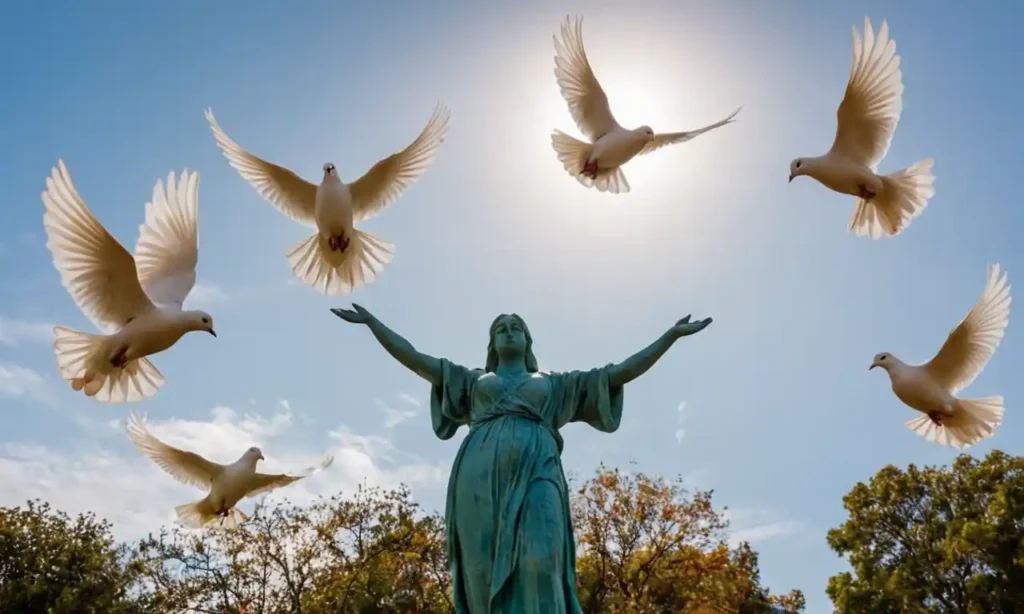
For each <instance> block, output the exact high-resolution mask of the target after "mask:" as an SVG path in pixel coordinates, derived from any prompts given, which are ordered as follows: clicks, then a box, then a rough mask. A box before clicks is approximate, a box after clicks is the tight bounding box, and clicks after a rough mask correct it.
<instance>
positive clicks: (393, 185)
mask: <svg viewBox="0 0 1024 614" xmlns="http://www.w3.org/2000/svg"><path fill="white" fill-rule="evenodd" d="M449 115H450V114H449V112H448V109H447V108H445V107H444V106H443V105H438V107H437V108H436V109H435V110H434V114H433V115H432V116H431V117H430V120H429V121H428V122H427V126H426V127H425V128H424V129H423V132H421V133H420V135H419V136H418V137H416V140H415V141H413V142H412V143H411V144H410V145H409V146H408V147H406V148H405V149H403V150H402V151H400V152H398V153H396V154H393V155H390V156H388V157H387V158H384V159H383V160H380V161H378V162H377V163H376V164H374V165H373V166H372V167H370V170H369V171H367V172H366V174H365V175H363V176H362V177H360V178H359V179H356V180H355V181H353V182H352V183H345V182H343V181H342V180H341V178H340V177H338V170H337V168H336V167H335V166H334V164H332V163H330V162H328V163H326V164H324V174H323V179H322V180H321V181H320V185H315V184H312V183H309V182H308V181H305V180H304V179H302V178H301V177H299V176H298V175H296V174H295V173H293V172H292V171H290V170H289V169H287V168H284V167H282V166H278V165H276V164H272V163H270V162H267V161H266V160H263V159H261V158H257V157H256V156H254V155H252V154H251V153H249V152H247V151H246V150H245V149H242V147H241V146H240V145H238V144H237V143H235V142H234V141H232V140H231V139H230V138H229V137H228V135H227V134H225V133H224V131H223V130H221V127H220V125H218V124H217V120H216V119H215V118H214V116H213V111H212V110H210V109H207V110H206V119H207V121H208V122H209V123H210V128H211V129H212V130H213V135H214V137H215V138H216V140H217V146H218V147H220V149H221V151H222V152H223V153H224V156H225V157H226V158H227V160H228V162H229V163H230V164H231V166H233V167H234V168H235V170H237V171H238V173H239V174H240V175H241V176H242V177H243V178H244V179H245V180H246V181H248V182H249V183H251V184H252V185H253V187H255V188H256V190H257V191H258V192H259V193H260V196H262V197H263V198H265V199H266V200H268V201H270V202H271V203H272V204H273V205H274V206H275V207H277V209H278V210H279V211H280V212H281V213H283V214H285V215H287V216H288V217H290V218H291V219H293V220H295V221H296V222H299V223H302V224H305V225H307V226H314V227H316V229H317V231H316V232H315V233H313V234H312V235H311V236H310V237H309V238H307V239H303V240H302V241H300V242H298V243H296V244H295V245H293V246H292V247H291V248H290V249H289V250H288V253H287V256H286V257H287V260H288V264H290V265H291V267H292V272H293V273H294V274H295V276H296V277H298V278H299V280H300V281H302V283H304V284H306V285H310V286H313V287H315V288H317V289H319V290H320V291H321V292H323V293H324V294H327V295H329V296H332V295H337V294H344V293H348V292H351V291H352V290H355V289H356V288H358V287H360V286H362V285H363V284H365V283H369V282H370V281H372V280H373V278H375V277H376V276H377V274H378V273H379V272H380V271H381V269H382V268H383V267H384V265H386V264H387V263H388V262H390V261H391V258H392V255H393V253H394V245H393V244H391V243H388V242H386V241H383V240H381V239H380V238H378V237H376V236H374V235H372V234H370V233H368V232H364V231H362V230H359V229H357V228H355V226H354V223H355V222H358V221H363V220H366V219H368V218H369V217H371V216H372V215H374V214H376V213H377V212H379V211H380V210H381V209H383V208H384V207H385V206H387V205H388V204H389V203H391V202H392V201H394V200H396V199H397V198H398V197H399V196H400V195H401V194H402V192H403V191H404V190H405V189H406V188H407V187H409V185H410V184H412V183H413V181H415V180H416V179H417V178H418V177H419V176H420V175H422V174H423V172H424V171H426V169H427V168H428V167H429V166H430V165H431V163H432V162H433V160H434V156H435V155H436V154H437V152H438V150H439V149H440V147H441V143H442V142H443V141H444V136H445V133H446V132H447V130H448V118H449Z"/></svg>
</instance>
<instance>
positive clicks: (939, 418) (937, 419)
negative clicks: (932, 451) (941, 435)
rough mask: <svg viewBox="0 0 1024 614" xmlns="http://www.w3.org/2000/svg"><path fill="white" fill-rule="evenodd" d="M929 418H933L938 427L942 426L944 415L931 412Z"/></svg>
mask: <svg viewBox="0 0 1024 614" xmlns="http://www.w3.org/2000/svg"><path fill="white" fill-rule="evenodd" d="M928 417H929V418H931V420H932V422H934V423H935V424H936V425H937V426H942V414H940V413H939V412H937V411H930V412H928Z"/></svg>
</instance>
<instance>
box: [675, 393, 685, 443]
mask: <svg viewBox="0 0 1024 614" xmlns="http://www.w3.org/2000/svg"><path fill="white" fill-rule="evenodd" d="M685 422H686V401H680V402H679V406H678V407H676V424H677V425H678V426H677V427H676V443H677V444H679V445H682V444H683V438H684V437H686V429H684V428H683V424H684V423H685Z"/></svg>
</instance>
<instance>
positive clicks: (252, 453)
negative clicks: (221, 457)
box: [127, 413, 334, 529]
mask: <svg viewBox="0 0 1024 614" xmlns="http://www.w3.org/2000/svg"><path fill="white" fill-rule="evenodd" d="M127 428H128V436H129V437H131V440H132V443H133V444H135V447H136V448H138V449H139V451H141V452H142V453H143V454H145V455H146V456H148V457H149V458H150V459H151V460H152V461H153V462H154V463H156V464H157V465H159V466H160V468H161V469H163V470H164V471H166V472H167V473H169V474H170V475H171V477H173V478H174V479H176V480H178V481H179V482H181V483H182V484H186V485H191V486H197V487H199V488H204V489H209V494H207V495H206V497H205V498H204V499H201V500H200V501H196V502H195V503H188V504H186V505H179V506H177V507H176V508H174V511H175V512H176V513H177V514H178V520H180V521H181V523H182V524H183V525H185V526H186V527H189V528H193V529H198V528H201V527H204V526H206V525H208V524H210V523H212V522H215V521H216V520H217V518H220V519H221V520H220V526H221V527H223V528H226V529H230V528H234V527H237V526H238V525H240V524H241V523H243V522H245V521H246V520H248V519H249V517H248V516H247V515H246V514H245V512H243V511H242V510H240V509H238V508H237V507H235V505H237V504H238V502H239V501H241V500H242V498H244V497H256V496H259V495H261V494H264V493H267V492H270V491H271V490H274V489H276V488H280V487H282V486H287V485H288V484H291V483H292V482H295V481H297V480H301V479H303V478H308V477H309V476H311V475H313V474H314V473H316V472H317V471H320V470H321V469H326V468H327V467H329V466H330V465H331V463H332V462H334V457H333V456H327V457H324V459H323V460H322V461H321V462H320V464H318V465H316V466H315V467H309V468H308V469H305V470H303V471H302V472H300V473H297V474H295V475H287V474H283V473H281V474H267V473H258V472H257V471H256V463H258V462H259V461H261V460H263V452H262V451H261V450H260V449H259V448H257V447H252V448H249V449H248V450H246V451H245V453H243V454H242V457H241V458H239V459H238V460H236V461H235V462H233V463H231V464H230V465H220V464H218V463H215V462H212V461H208V460H206V459H205V458H203V457H202V456H199V455H198V454H195V453H194V452H188V451H185V450H179V449H178V448H175V447H173V446H169V445H167V444H166V443H164V442H162V441H160V440H159V439H157V438H156V437H155V436H154V435H153V434H152V433H150V431H149V429H148V428H146V422H145V419H144V418H142V417H139V416H138V415H137V414H135V413H131V414H129V415H128V420H127Z"/></svg>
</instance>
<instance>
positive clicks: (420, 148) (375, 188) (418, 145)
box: [348, 105, 451, 220]
mask: <svg viewBox="0 0 1024 614" xmlns="http://www.w3.org/2000/svg"><path fill="white" fill-rule="evenodd" d="M450 115H451V114H450V113H449V111H448V109H447V108H446V107H445V106H444V105H438V106H437V108H435V109H434V113H433V115H431V116H430V120H429V121H428V122H427V125H426V127H425V128H423V132H421V133H420V135H419V136H418V137H416V140H415V141H413V142H412V143H410V144H409V146H408V147H406V148H405V149H403V150H402V151H400V152H398V153H396V154H392V155H390V156H388V157H386V158H384V159H383V160H380V161H378V162H377V163H376V164H374V165H373V166H372V167H370V170H368V171H366V174H365V175H363V176H362V177H360V178H359V179H356V180H355V181H353V182H352V183H351V184H349V186H348V188H349V194H351V195H352V203H353V208H354V214H355V218H356V220H365V219H367V218H369V217H370V216H372V215H374V214H375V213H377V212H379V211H380V210H381V209H383V208H384V207H386V206H387V205H388V204H389V203H391V202H393V201H394V200H395V199H396V198H398V197H399V196H400V195H401V194H402V192H403V191H405V189H406V188H407V187H409V185H410V184H412V182H413V181H416V179H417V178H419V176H420V175H422V174H423V172H424V171H425V170H427V168H428V167H429V166H430V164H431V163H432V162H433V161H434V156H435V155H437V152H438V150H439V149H440V148H441V143H443V142H444V136H445V133H446V132H447V131H448V118H449V117H450Z"/></svg>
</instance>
